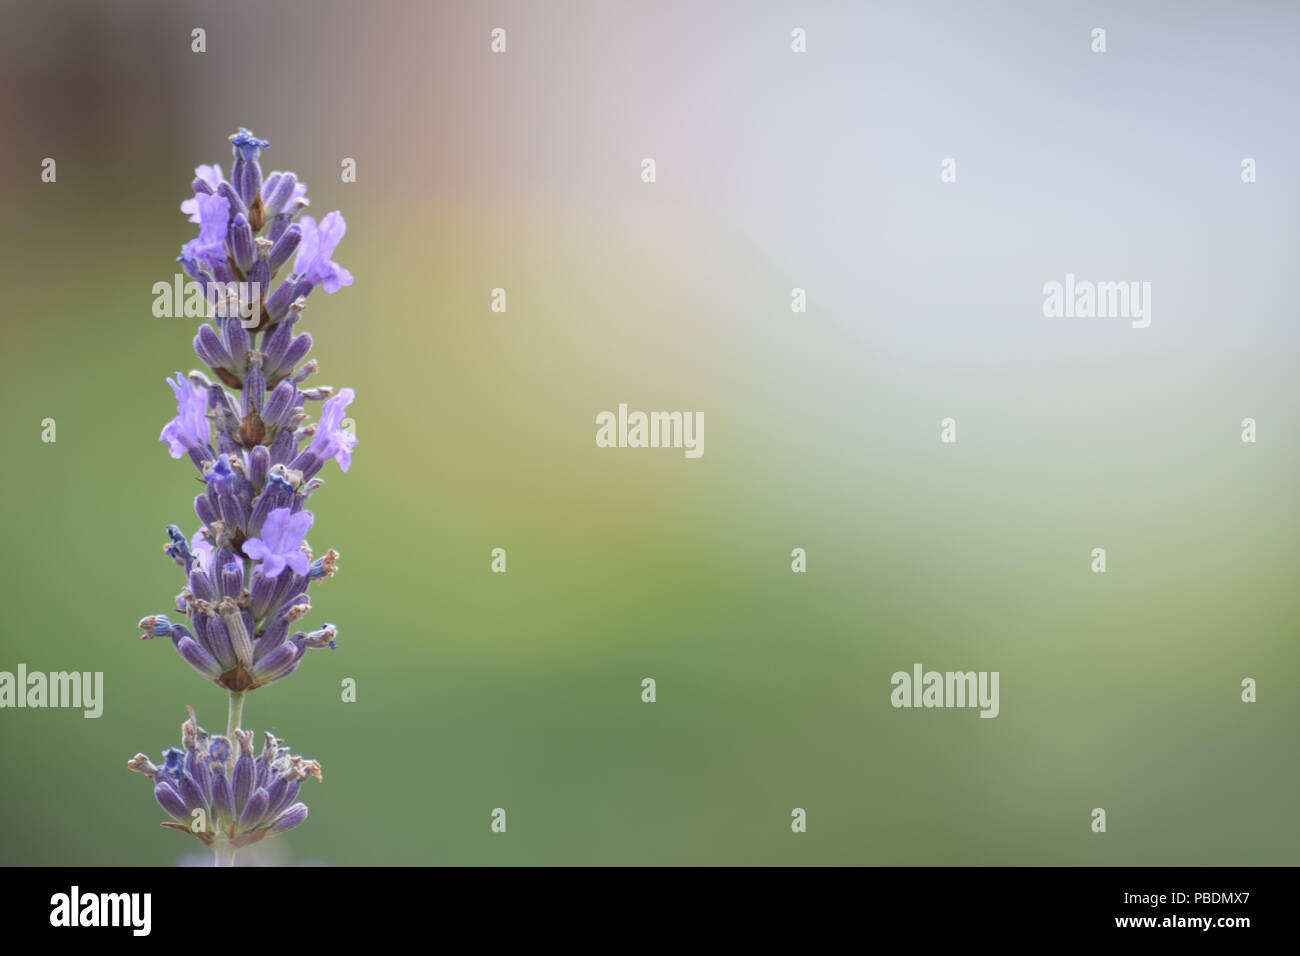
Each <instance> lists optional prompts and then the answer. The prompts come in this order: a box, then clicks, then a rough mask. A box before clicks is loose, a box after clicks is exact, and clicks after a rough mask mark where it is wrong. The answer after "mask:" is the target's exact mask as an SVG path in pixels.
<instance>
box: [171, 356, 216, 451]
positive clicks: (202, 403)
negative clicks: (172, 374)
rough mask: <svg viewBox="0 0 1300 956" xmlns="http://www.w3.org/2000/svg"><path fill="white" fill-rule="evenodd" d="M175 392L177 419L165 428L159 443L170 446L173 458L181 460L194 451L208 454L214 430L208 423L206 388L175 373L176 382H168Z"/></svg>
mask: <svg viewBox="0 0 1300 956" xmlns="http://www.w3.org/2000/svg"><path fill="white" fill-rule="evenodd" d="M167 384H168V385H170V386H171V388H172V392H173V393H174V394H175V395H176V417H175V418H173V419H172V420H171V421H170V422H168V423H167V424H166V426H164V428H163V430H162V434H161V435H159V436H158V440H159V441H161V442H164V443H165V444H166V445H167V450H168V451H170V452H171V456H172V457H173V458H180V457H181V456H183V455H186V454H189V453H191V452H199V453H200V454H202V453H203V452H207V454H208V456H209V457H211V455H212V450H211V449H210V448H209V447H208V444H209V442H211V441H212V428H211V426H210V424H209V422H208V412H207V409H208V400H207V397H206V396H205V395H204V393H203V389H202V388H200V387H199V386H198V385H195V384H194V383H193V382H190V381H187V380H186V379H185V378H183V377H182V376H181V373H180V372H177V373H176V380H175V381H172V380H171V379H167Z"/></svg>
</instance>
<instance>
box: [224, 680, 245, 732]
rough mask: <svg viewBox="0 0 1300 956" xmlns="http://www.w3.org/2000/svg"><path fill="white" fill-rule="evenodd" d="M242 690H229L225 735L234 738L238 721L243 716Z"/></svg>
mask: <svg viewBox="0 0 1300 956" xmlns="http://www.w3.org/2000/svg"><path fill="white" fill-rule="evenodd" d="M244 693H245V692H244V691H242V690H232V691H231V692H230V710H229V711H228V712H227V716H226V736H227V737H228V738H229V739H231V740H234V739H235V730H236V728H238V727H239V722H240V720H241V719H242V718H243V716H244Z"/></svg>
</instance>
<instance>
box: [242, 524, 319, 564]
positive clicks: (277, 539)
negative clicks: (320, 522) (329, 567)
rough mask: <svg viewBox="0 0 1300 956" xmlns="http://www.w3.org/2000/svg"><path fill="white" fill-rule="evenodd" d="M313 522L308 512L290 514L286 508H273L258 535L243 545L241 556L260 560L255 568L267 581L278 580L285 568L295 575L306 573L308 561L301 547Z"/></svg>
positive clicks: (309, 562) (309, 560)
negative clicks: (290, 569)
mask: <svg viewBox="0 0 1300 956" xmlns="http://www.w3.org/2000/svg"><path fill="white" fill-rule="evenodd" d="M315 520H316V519H315V517H314V516H313V515H312V513H311V512H310V511H299V512H298V513H297V514H294V513H293V512H291V511H290V510H289V509H288V508H276V509H275V510H274V511H272V512H271V513H270V514H268V515H267V516H266V523H265V524H263V525H262V536H261V537H260V538H249V539H248V540H247V541H245V542H244V554H246V555H248V556H249V557H250V558H252V559H253V560H254V561H261V562H262V563H261V565H259V568H260V570H261V572H262V574H264V575H266V576H267V577H268V578H278V577H279V576H280V575H281V573H283V571H284V569H285V568H286V567H287V568H292V569H293V571H294V573H295V574H307V573H308V572H309V571H310V570H311V559H310V558H308V557H307V554H306V552H304V551H303V550H302V549H301V546H302V543H303V538H305V537H306V535H307V532H308V530H309V529H310V528H311V526H312V522H313V521H315Z"/></svg>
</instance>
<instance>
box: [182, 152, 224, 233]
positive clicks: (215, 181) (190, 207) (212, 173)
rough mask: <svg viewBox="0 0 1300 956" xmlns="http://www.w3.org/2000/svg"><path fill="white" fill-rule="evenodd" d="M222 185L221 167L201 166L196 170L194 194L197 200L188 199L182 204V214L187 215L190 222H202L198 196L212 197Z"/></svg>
mask: <svg viewBox="0 0 1300 956" xmlns="http://www.w3.org/2000/svg"><path fill="white" fill-rule="evenodd" d="M220 185H221V167H220V166H215V165H214V166H200V167H198V168H197V169H195V170H194V192H195V198H193V199H186V200H185V201H184V202H182V203H181V212H183V213H187V214H188V215H189V217H190V222H200V221H201V220H200V218H199V202H198V195H199V194H200V193H204V194H206V195H209V196H211V195H212V194H213V193H215V192H216V191H217V187H218V186H220Z"/></svg>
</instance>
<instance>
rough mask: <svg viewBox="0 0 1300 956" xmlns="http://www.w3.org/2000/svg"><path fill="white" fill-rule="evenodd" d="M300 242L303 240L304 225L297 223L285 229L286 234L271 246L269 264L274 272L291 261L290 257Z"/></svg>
mask: <svg viewBox="0 0 1300 956" xmlns="http://www.w3.org/2000/svg"><path fill="white" fill-rule="evenodd" d="M300 242H302V226H299V225H298V224H296V223H295V224H294V225H292V226H290V227H289V228H288V229H286V230H285V231H284V235H282V236H280V238H279V239H277V240H276V241H275V245H274V246H272V248H271V255H270V258H269V259H268V264H269V265H270V267H271V271H272V272H276V271H278V270H279V268H280V267H281V266H282V265H284V264H285V263H286V262H288V261H289V257H290V256H291V255H293V253H294V250H295V249H297V248H298V243H300Z"/></svg>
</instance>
